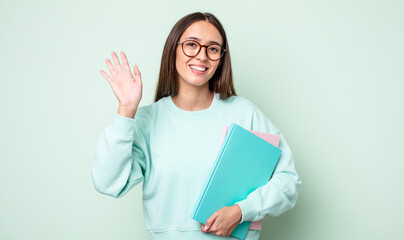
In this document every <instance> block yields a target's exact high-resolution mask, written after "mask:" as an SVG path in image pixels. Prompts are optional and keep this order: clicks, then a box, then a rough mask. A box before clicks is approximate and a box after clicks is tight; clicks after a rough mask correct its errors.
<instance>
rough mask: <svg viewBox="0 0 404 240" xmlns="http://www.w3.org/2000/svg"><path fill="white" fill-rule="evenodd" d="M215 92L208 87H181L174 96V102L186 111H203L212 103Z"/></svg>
mask: <svg viewBox="0 0 404 240" xmlns="http://www.w3.org/2000/svg"><path fill="white" fill-rule="evenodd" d="M207 87H208V86H207ZM213 97H214V93H213V92H211V91H209V87H208V88H206V87H204V88H201V89H198V88H190V89H184V88H180V89H179V91H178V95H177V96H172V97H171V99H172V100H173V102H174V104H175V105H177V107H179V108H181V109H182V110H185V111H201V110H204V109H207V108H209V106H210V105H211V104H212V101H213Z"/></svg>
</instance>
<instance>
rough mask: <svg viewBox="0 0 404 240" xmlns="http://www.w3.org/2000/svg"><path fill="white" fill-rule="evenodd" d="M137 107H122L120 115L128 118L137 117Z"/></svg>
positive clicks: (119, 110) (120, 107)
mask: <svg viewBox="0 0 404 240" xmlns="http://www.w3.org/2000/svg"><path fill="white" fill-rule="evenodd" d="M137 108H138V106H137V105H121V104H119V107H118V114H119V115H121V116H124V117H128V118H134V117H135V115H136V111H137Z"/></svg>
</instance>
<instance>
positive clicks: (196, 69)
mask: <svg viewBox="0 0 404 240" xmlns="http://www.w3.org/2000/svg"><path fill="white" fill-rule="evenodd" d="M189 67H190V68H191V69H193V70H195V71H198V72H206V71H207V70H208V69H209V68H205V67H197V66H192V65H190V66H189Z"/></svg>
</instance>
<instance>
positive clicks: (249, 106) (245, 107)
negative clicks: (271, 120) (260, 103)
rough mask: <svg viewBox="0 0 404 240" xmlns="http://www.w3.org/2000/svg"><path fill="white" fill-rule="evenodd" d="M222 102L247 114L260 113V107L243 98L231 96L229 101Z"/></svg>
mask: <svg viewBox="0 0 404 240" xmlns="http://www.w3.org/2000/svg"><path fill="white" fill-rule="evenodd" d="M222 102H223V103H224V104H225V105H227V106H230V107H235V108H237V109H239V110H240V111H244V112H246V113H247V112H251V113H256V112H259V109H258V107H257V106H256V105H255V104H254V103H253V102H251V101H250V100H248V99H247V98H245V97H242V96H231V97H229V98H227V99H224V100H222Z"/></svg>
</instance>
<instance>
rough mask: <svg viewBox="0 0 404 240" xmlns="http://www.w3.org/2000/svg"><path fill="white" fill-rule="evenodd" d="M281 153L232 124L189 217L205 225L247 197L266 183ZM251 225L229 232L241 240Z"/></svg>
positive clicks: (244, 223) (243, 225)
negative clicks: (225, 209) (212, 216)
mask: <svg viewBox="0 0 404 240" xmlns="http://www.w3.org/2000/svg"><path fill="white" fill-rule="evenodd" d="M280 155H281V150H280V149H279V148H277V147H275V146H273V145H272V144H270V143H268V142H267V141H265V140H263V139H262V138H260V137H258V136H256V135H255V134H253V133H251V132H250V131H248V130H246V129H244V128H243V127H241V126H239V125H237V124H235V123H232V124H231V125H230V128H229V130H228V132H227V135H226V137H225V139H224V140H223V143H222V146H221V148H220V150H219V153H218V155H217V157H216V160H215V162H214V164H213V166H212V169H211V171H210V174H209V176H208V178H207V180H206V182H205V185H204V187H203V189H202V191H201V194H200V195H199V198H198V200H197V202H196V203H195V206H194V209H193V210H192V213H191V218H192V219H194V220H196V221H198V222H201V223H203V224H206V220H208V218H209V217H210V216H211V215H212V214H213V213H214V212H216V211H217V210H219V209H221V208H222V207H228V206H233V205H234V204H235V203H236V202H239V201H242V200H244V199H246V198H247V196H248V195H249V194H250V193H251V192H253V191H254V190H255V189H257V188H259V187H261V186H264V185H265V184H266V183H268V180H269V179H270V177H271V176H272V173H273V171H274V170H275V167H276V164H277V163H278V160H279V157H280ZM250 224H251V222H243V223H241V224H239V225H238V226H237V227H236V228H235V229H234V231H233V232H232V233H231V235H232V236H234V237H236V238H238V239H244V238H245V236H246V234H247V231H248V228H249V226H250Z"/></svg>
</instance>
